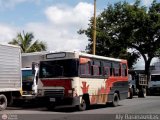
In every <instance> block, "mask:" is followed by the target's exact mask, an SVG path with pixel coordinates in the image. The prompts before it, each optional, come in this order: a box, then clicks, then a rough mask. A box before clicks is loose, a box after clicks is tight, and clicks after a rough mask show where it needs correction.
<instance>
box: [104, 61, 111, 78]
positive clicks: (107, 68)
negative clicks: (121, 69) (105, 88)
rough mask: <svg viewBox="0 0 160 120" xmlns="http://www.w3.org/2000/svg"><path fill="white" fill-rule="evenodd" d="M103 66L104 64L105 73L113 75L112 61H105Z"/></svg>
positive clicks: (105, 74)
mask: <svg viewBox="0 0 160 120" xmlns="http://www.w3.org/2000/svg"><path fill="white" fill-rule="evenodd" d="M102 66H103V75H104V76H108V77H109V76H111V75H112V68H111V62H109V61H103V62H102Z"/></svg>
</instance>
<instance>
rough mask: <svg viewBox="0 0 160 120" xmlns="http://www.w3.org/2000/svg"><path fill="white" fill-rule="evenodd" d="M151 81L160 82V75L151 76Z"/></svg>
mask: <svg viewBox="0 0 160 120" xmlns="http://www.w3.org/2000/svg"><path fill="white" fill-rule="evenodd" d="M151 81H160V75H151Z"/></svg>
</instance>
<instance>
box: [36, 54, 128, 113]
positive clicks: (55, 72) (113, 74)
mask: <svg viewBox="0 0 160 120" xmlns="http://www.w3.org/2000/svg"><path fill="white" fill-rule="evenodd" d="M127 69H128V68H127V61H126V60H121V59H114V58H108V57H102V56H97V55H90V54H85V53H81V52H59V53H50V54H47V55H46V58H45V60H44V61H41V62H40V68H39V80H38V97H39V98H43V99H44V100H45V103H46V106H47V107H48V108H49V109H53V108H54V107H55V106H61V107H66V106H67V107H68V106H76V107H77V108H78V109H79V110H86V109H88V108H89V106H90V105H91V104H106V103H108V102H112V104H113V106H117V105H118V102H119V100H120V99H125V98H127V96H128V77H127V76H128V72H127Z"/></svg>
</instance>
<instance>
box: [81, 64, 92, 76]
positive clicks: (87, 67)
mask: <svg viewBox="0 0 160 120" xmlns="http://www.w3.org/2000/svg"><path fill="white" fill-rule="evenodd" d="M80 75H90V62H87V63H85V64H80Z"/></svg>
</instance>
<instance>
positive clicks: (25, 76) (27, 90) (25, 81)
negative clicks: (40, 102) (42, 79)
mask: <svg viewBox="0 0 160 120" xmlns="http://www.w3.org/2000/svg"><path fill="white" fill-rule="evenodd" d="M21 70H22V90H23V92H22V96H26V95H36V94H37V80H38V67H36V68H34V71H35V72H33V68H22V69H21Z"/></svg>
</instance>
